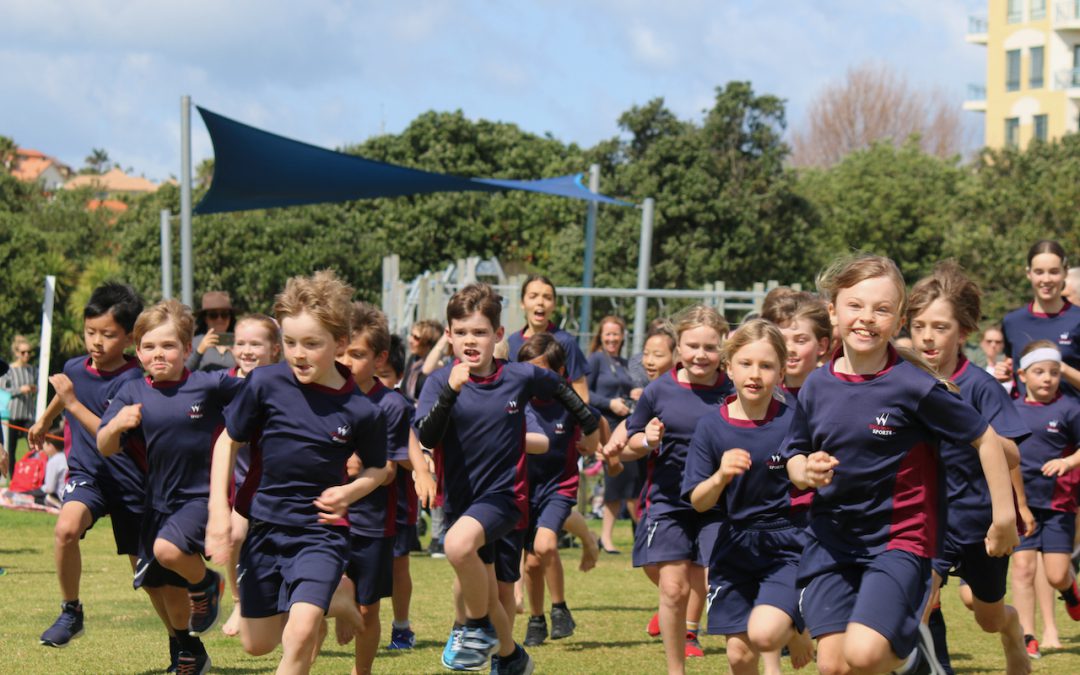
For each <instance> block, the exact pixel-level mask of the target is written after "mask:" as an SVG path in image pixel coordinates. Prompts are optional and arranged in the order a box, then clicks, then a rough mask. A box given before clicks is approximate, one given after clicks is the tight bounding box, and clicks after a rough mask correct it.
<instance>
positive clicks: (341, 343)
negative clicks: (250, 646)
mask: <svg viewBox="0 0 1080 675" xmlns="http://www.w3.org/2000/svg"><path fill="white" fill-rule="evenodd" d="M281 334H282V342H283V343H284V345H285V360H286V361H288V363H289V367H290V368H291V369H292V371H293V375H295V376H296V379H297V380H298V381H299V382H300V383H301V384H318V385H322V386H324V387H332V388H333V387H334V385H335V384H337V383H338V382H339V379H340V374H339V373H338V371H337V368H335V366H334V364H335V363H336V359H337V357H338V356H340V355H341V354H342V353H344V351H345V338H341V339H339V340H335V339H334V336H333V334H331V333H330V331H329V330H327V329H326V327H325V326H323V325H322V323H320V322H319V320H318V319H316V318H315V317H313V316H311V315H310V314H308V313H307V312H301V313H299V314H297V315H295V316H287V317H284V318H283V319H282V320H281Z"/></svg>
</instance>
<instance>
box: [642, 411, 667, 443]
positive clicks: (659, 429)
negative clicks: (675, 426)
mask: <svg viewBox="0 0 1080 675" xmlns="http://www.w3.org/2000/svg"><path fill="white" fill-rule="evenodd" d="M663 440H664V423H663V422H661V421H660V418H659V417H654V418H652V419H651V420H649V423H648V424H646V425H645V447H647V448H648V449H649V450H655V449H657V448H659V447H660V443H661V442H662V441H663Z"/></svg>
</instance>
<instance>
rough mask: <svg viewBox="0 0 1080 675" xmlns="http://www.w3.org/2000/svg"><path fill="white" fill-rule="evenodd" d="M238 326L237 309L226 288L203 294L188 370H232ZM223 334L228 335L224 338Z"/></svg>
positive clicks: (196, 317)
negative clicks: (233, 347) (233, 349)
mask: <svg viewBox="0 0 1080 675" xmlns="http://www.w3.org/2000/svg"><path fill="white" fill-rule="evenodd" d="M235 327H236V312H235V311H234V310H233V306H232V299H231V298H230V297H229V294H228V293H226V292H225V291H209V292H207V293H203V296H202V308H201V309H200V310H199V312H198V313H197V314H196V315H195V341H194V342H192V348H191V355H190V356H188V358H187V363H186V365H187V367H188V369H189V370H193V371H195V370H228V369H230V368H232V367H233V366H235V365H236V359H235V358H233V353H232V340H231V337H232V330H233V328H235ZM223 333H224V334H228V337H227V338H225V339H223V338H222V334H223ZM226 343H228V344H226Z"/></svg>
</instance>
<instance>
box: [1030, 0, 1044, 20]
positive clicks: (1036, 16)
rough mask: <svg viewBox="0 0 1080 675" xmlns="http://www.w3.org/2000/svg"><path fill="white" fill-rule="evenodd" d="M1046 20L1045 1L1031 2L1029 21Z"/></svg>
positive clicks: (1034, 0) (1035, 0)
mask: <svg viewBox="0 0 1080 675" xmlns="http://www.w3.org/2000/svg"><path fill="white" fill-rule="evenodd" d="M1045 18H1046V0H1031V20H1032V21H1039V20H1040V19H1045Z"/></svg>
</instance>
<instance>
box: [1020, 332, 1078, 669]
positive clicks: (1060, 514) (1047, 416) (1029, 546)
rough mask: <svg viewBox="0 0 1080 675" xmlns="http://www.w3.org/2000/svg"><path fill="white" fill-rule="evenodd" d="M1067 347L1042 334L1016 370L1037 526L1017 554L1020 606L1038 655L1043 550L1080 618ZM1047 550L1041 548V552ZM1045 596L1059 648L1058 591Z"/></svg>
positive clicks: (1051, 636)
mask: <svg viewBox="0 0 1080 675" xmlns="http://www.w3.org/2000/svg"><path fill="white" fill-rule="evenodd" d="M1061 370H1062V354H1061V352H1060V351H1058V348H1057V345H1056V344H1055V343H1053V342H1051V341H1049V340H1036V341H1035V342H1032V343H1031V344H1029V345H1027V346H1026V347H1025V348H1024V350H1023V352H1022V354H1021V356H1020V367H1019V368H1018V369H1017V374H1018V375H1019V377H1020V382H1021V383H1022V384H1023V385H1024V398H1022V399H1019V400H1017V401H1014V404H1015V406H1016V410H1017V412H1019V413H1020V417H1021V419H1023V421H1024V422H1025V423H1026V424H1027V427H1028V429H1030V430H1031V435H1030V436H1029V437H1028V438H1027V439H1026V440H1024V441H1021V443H1020V471H1021V473H1022V474H1023V478H1024V493H1025V495H1026V496H1027V506H1028V508H1029V509H1031V514H1032V517H1033V519H1034V522H1035V524H1036V525H1037V529H1035V531H1034V533H1033V534H1030V536H1026V537H1024V538H1022V539H1021V540H1020V545H1019V546H1017V547H1016V553H1014V554H1013V570H1012V572H1013V576H1012V581H1013V602H1015V603H1016V608H1017V610H1018V611H1019V612H1020V623H1021V625H1023V627H1024V634H1025V638H1024V639H1025V640H1026V641H1027V642H1028V646H1029V651H1030V652H1032V656H1036V657H1037V656H1038V655H1039V644H1038V642H1036V641H1035V639H1034V635H1035V599H1036V596H1037V594H1036V591H1037V590H1038V586H1037V585H1036V580H1035V575H1036V574H1039V573H1041V570H1040V569H1038V568H1039V565H1038V562H1039V558H1040V557H1041V558H1042V562H1043V565H1042V569H1044V570H1045V574H1046V580H1047V581H1048V582H1049V583H1050V586H1051V587H1053V588H1055V589H1057V590H1058V591H1059V592H1060V593H1061V597H1062V599H1063V600H1065V608H1066V609H1067V610H1068V613H1069V617H1070V618H1072V619H1073V620H1074V621H1080V599H1078V593H1077V588H1076V579H1075V577H1074V576H1073V570H1072V565H1071V564H1070V559H1069V558H1070V555H1071V554H1072V550H1073V536H1074V533H1075V528H1076V510H1077V509H1076V490H1077V484H1078V482H1080V473H1078V472H1077V471H1076V470H1077V468H1080V450H1077V446H1078V445H1080V403H1078V402H1077V399H1075V398H1074V397H1071V396H1064V395H1062V392H1061V390H1060V388H1061V378H1062V375H1061ZM1040 553H1041V554H1042V555H1041V556H1040V555H1039V554H1040ZM1047 595H1048V596H1049V597H1038V600H1039V604H1040V609H1041V611H1042V616H1043V640H1042V646H1044V647H1045V646H1051V647H1054V648H1060V647H1061V644H1060V642H1058V636H1057V624H1056V622H1055V621H1054V599H1053V594H1052V592H1051V593H1048V594H1047Z"/></svg>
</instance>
